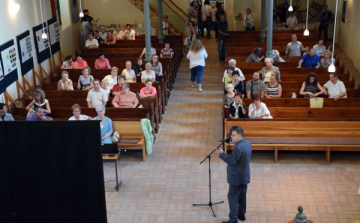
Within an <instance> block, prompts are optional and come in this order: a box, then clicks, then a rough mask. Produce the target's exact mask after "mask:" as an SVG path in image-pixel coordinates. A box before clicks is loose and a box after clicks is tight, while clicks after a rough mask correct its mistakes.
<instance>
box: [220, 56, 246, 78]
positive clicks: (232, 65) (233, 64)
mask: <svg viewBox="0 0 360 223" xmlns="http://www.w3.org/2000/svg"><path fill="white" fill-rule="evenodd" d="M229 67H234V68H235V69H234V71H235V70H237V71H238V72H239V74H240V77H239V79H240V80H241V81H244V80H245V76H244V74H243V72H242V71H241V70H240V68H238V67H236V60H235V59H230V60H229ZM226 76H228V73H227V69H226V70H225V71H224V76H223V79H222V82H223V83H224V81H225V77H226Z"/></svg>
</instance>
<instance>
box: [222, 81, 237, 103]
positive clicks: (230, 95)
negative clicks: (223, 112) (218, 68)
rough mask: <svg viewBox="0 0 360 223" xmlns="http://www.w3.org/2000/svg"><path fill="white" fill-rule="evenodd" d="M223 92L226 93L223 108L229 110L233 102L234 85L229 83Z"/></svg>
mask: <svg viewBox="0 0 360 223" xmlns="http://www.w3.org/2000/svg"><path fill="white" fill-rule="evenodd" d="M225 90H226V91H227V94H225V96H224V107H225V108H229V107H230V105H231V104H232V103H233V102H234V100H235V98H234V97H235V91H234V85H233V84H231V83H229V84H226V85H225Z"/></svg>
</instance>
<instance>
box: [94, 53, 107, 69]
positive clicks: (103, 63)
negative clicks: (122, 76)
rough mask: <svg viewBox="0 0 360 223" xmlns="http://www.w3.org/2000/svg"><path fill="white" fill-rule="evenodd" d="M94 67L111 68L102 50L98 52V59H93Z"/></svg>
mask: <svg viewBox="0 0 360 223" xmlns="http://www.w3.org/2000/svg"><path fill="white" fill-rule="evenodd" d="M94 68H95V69H111V66H110V62H109V60H108V59H107V58H105V55H104V53H103V52H100V53H99V59H96V60H95V66H94Z"/></svg>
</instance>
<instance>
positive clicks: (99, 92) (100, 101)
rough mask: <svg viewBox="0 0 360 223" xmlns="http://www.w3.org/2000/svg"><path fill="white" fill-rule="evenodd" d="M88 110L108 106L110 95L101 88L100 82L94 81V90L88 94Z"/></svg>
mask: <svg viewBox="0 0 360 223" xmlns="http://www.w3.org/2000/svg"><path fill="white" fill-rule="evenodd" d="M86 101H87V105H88V108H96V107H97V106H100V105H102V106H106V103H107V101H108V94H107V93H106V92H105V91H104V90H103V89H102V88H101V87H100V80H99V79H95V80H94V88H93V89H91V90H90V91H89V92H88V95H87V98H86Z"/></svg>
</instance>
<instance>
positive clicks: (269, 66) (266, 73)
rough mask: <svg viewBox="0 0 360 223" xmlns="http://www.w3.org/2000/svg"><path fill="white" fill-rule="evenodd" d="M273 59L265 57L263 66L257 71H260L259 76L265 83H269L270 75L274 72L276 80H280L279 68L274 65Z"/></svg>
mask: <svg viewBox="0 0 360 223" xmlns="http://www.w3.org/2000/svg"><path fill="white" fill-rule="evenodd" d="M273 64H274V60H273V59H271V58H266V59H265V65H266V66H265V67H263V68H262V69H261V71H259V73H260V77H261V79H262V80H263V81H264V82H265V83H269V82H270V77H271V74H275V76H276V78H277V79H278V81H279V82H280V70H279V68H278V67H275V66H274V65H273Z"/></svg>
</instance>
